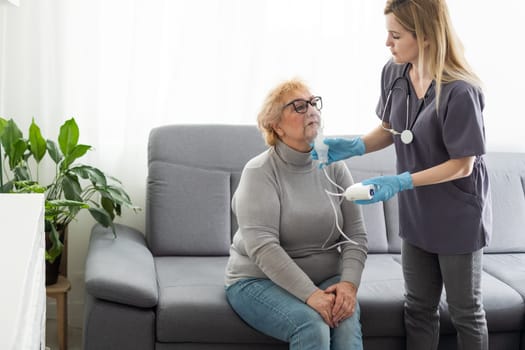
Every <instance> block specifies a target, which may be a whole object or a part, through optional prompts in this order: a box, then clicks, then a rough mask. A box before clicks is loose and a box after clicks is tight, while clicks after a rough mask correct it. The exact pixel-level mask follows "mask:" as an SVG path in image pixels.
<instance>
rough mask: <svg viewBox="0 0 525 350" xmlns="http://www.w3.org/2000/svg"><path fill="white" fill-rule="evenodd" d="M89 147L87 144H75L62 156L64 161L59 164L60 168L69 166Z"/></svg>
mask: <svg viewBox="0 0 525 350" xmlns="http://www.w3.org/2000/svg"><path fill="white" fill-rule="evenodd" d="M90 149H91V146H89V145H76V146H74V147H73V149H71V150H70V152H69V153H68V154H67V155H66V157H65V158H64V161H63V162H62V164H61V165H60V168H61V169H62V170H65V169H67V168H69V166H70V165H71V164H72V163H73V162H74V161H75V160H76V159H77V158H80V157H82V156H83V155H84V154H86V152H87V151H89V150H90Z"/></svg>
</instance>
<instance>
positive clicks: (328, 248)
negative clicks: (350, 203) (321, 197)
mask: <svg viewBox="0 0 525 350" xmlns="http://www.w3.org/2000/svg"><path fill="white" fill-rule="evenodd" d="M323 172H324V174H325V176H326V178H327V179H328V181H329V182H330V183H331V184H333V185H335V186H336V187H337V188H338V189H340V190H341V191H343V192H342V193H334V192H330V191H328V190H327V189H325V190H324V191H325V193H326V195H327V196H328V201H329V202H330V205H331V206H332V209H333V212H334V217H335V222H334V225H335V227H337V231H338V232H339V234H340V235H341V236H343V238H344V239H346V241H342V242H337V243H335V244H332V245H331V246H329V247H325V246H326V243H327V242H328V241H329V240H330V238H331V237H332V234H333V232H334V226H333V225H332V229H331V230H330V235H329V236H328V238H327V239H326V241H325V242H324V243H323V245H322V246H321V248H323V249H326V250H330V249H333V248H336V247H338V246H340V245H343V244H347V243H352V244H355V245H359V243H357V242H356V241H354V240H353V239H351V238H350V237H348V236H347V235H346V234H345V233H344V231H343V229H342V228H341V226H340V225H339V220H338V218H337V209H336V208H335V204H334V201H333V200H332V198H331V196H334V197H335V196H337V197H339V196H340V197H341V199H340V200H339V203H337V204H338V205H339V204H341V202H342V201H343V200H344V197H343V195H344V191H345V189H344V188H343V187H341V186H339V185H338V184H336V183H335V182H334V181H333V180H332V179H331V178H330V176H328V173H327V172H326V168H325V167H323Z"/></svg>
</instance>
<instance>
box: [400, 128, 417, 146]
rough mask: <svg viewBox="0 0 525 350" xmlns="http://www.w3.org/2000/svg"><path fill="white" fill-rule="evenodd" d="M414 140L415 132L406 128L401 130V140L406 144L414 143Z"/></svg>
mask: <svg viewBox="0 0 525 350" xmlns="http://www.w3.org/2000/svg"><path fill="white" fill-rule="evenodd" d="M413 140H414V133H413V132H412V131H410V130H408V129H405V130H403V131H402V132H401V142H403V143H404V144H405V145H408V144H410V143H412V141H413Z"/></svg>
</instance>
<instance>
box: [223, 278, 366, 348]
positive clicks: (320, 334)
mask: <svg viewBox="0 0 525 350" xmlns="http://www.w3.org/2000/svg"><path fill="white" fill-rule="evenodd" d="M339 278H340V277H339V276H335V277H332V278H330V279H328V280H326V281H324V282H323V283H321V284H320V285H319V288H321V289H325V288H327V287H328V286H330V285H332V284H335V283H337V282H338V281H339ZM226 296H227V298H228V302H229V303H230V305H231V306H232V308H233V309H234V310H235V312H236V313H237V314H238V315H239V316H240V317H241V318H242V319H243V320H244V321H245V322H246V323H248V324H249V325H250V326H252V327H253V328H255V329H257V330H258V331H260V332H262V333H265V334H267V335H269V336H271V337H274V338H277V339H280V340H282V341H285V342H288V343H290V350H310V349H311V350H330V349H331V350H362V349H363V341H362V334H361V323H360V322H359V314H360V309H359V304H356V308H355V312H354V314H353V315H352V317H350V318H347V319H346V320H344V321H343V322H341V323H340V324H339V326H338V327H337V328H330V327H329V326H328V325H327V324H326V323H325V322H324V320H323V319H322V318H321V316H320V315H319V314H318V313H317V311H315V310H314V309H312V308H311V307H310V306H308V305H307V304H306V303H304V302H302V301H301V300H299V299H297V298H296V297H295V296H293V295H291V294H290V293H288V292H287V291H285V290H284V289H282V288H281V287H279V286H277V285H276V284H275V283H273V282H272V281H271V280H269V279H261V278H249V279H245V280H241V281H239V282H236V283H235V284H233V285H231V286H229V287H227V288H226Z"/></svg>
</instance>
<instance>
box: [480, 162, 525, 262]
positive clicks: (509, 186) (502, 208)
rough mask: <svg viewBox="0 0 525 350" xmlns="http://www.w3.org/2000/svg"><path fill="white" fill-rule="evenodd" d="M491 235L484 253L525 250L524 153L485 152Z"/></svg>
mask: <svg viewBox="0 0 525 350" xmlns="http://www.w3.org/2000/svg"><path fill="white" fill-rule="evenodd" d="M485 158H486V163H487V168H488V173H489V179H490V186H491V196H492V218H493V230H492V232H493V234H492V240H491V242H490V243H489V245H488V247H486V248H485V250H484V251H485V252H486V253H501V252H506V253H507V252H525V154H519V153H501V152H494V153H488V154H487V156H486V157H485Z"/></svg>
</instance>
